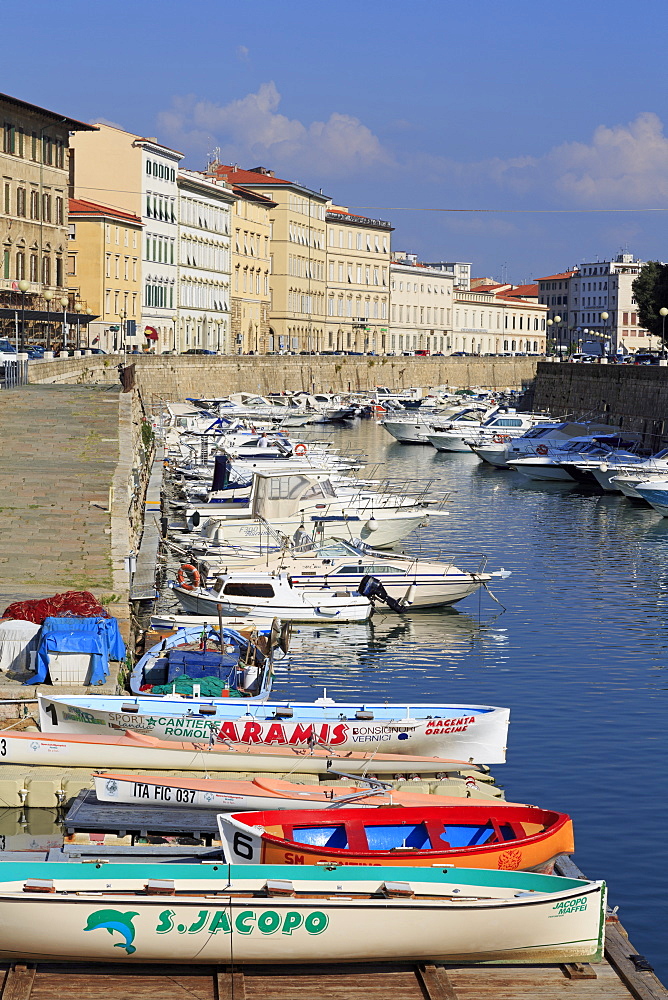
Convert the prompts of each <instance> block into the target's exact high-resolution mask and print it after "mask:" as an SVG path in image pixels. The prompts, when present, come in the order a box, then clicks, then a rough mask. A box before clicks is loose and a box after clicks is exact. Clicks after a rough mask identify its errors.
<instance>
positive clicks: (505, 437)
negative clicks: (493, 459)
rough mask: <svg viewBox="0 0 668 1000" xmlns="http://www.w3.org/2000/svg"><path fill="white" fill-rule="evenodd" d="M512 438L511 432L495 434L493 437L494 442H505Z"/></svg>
mask: <svg viewBox="0 0 668 1000" xmlns="http://www.w3.org/2000/svg"><path fill="white" fill-rule="evenodd" d="M511 440H512V438H511V437H510V434H495V435H494V437H493V438H492V441H493V443H494V444H505V443H506V441H511Z"/></svg>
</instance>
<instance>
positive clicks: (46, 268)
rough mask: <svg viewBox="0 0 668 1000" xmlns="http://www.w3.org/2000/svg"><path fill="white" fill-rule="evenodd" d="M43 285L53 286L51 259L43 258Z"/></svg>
mask: <svg viewBox="0 0 668 1000" xmlns="http://www.w3.org/2000/svg"><path fill="white" fill-rule="evenodd" d="M42 284H43V285H50V284H51V258H50V257H42Z"/></svg>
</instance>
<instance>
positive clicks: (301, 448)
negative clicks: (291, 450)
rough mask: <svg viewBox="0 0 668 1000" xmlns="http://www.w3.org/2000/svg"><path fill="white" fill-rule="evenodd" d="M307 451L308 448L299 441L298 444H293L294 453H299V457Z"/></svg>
mask: <svg viewBox="0 0 668 1000" xmlns="http://www.w3.org/2000/svg"><path fill="white" fill-rule="evenodd" d="M307 453H308V448H307V447H306V445H305V444H303V443H301V442H300V443H299V444H296V445H295V455H299V456H300V457H302V456H304V455H306V454H307Z"/></svg>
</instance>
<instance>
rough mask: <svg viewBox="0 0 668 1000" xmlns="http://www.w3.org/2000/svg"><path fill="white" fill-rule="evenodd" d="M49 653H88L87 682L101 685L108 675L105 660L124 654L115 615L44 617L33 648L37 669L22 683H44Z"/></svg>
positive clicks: (121, 656)
mask: <svg viewBox="0 0 668 1000" xmlns="http://www.w3.org/2000/svg"><path fill="white" fill-rule="evenodd" d="M50 653H84V654H85V653H88V654H89V655H90V657H91V676H90V681H89V683H90V684H103V683H104V681H105V679H106V677H107V676H108V674H109V660H110V659H112V660H122V659H123V657H124V656H125V643H124V642H123V639H122V637H121V635H120V632H119V631H118V622H117V621H116V619H115V618H47V619H45V621H44V624H43V626H42V632H41V636H40V643H39V647H38V650H37V656H36V666H37V672H36V674H35V675H34V677H31V678H30V680H28V681H26V682H25V683H26V684H43V683H44V681H45V680H46V675H47V671H48V669H49V654H50Z"/></svg>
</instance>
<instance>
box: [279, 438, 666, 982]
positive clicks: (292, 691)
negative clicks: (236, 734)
mask: <svg viewBox="0 0 668 1000" xmlns="http://www.w3.org/2000/svg"><path fill="white" fill-rule="evenodd" d="M323 436H324V435H323ZM327 436H328V437H329V438H330V439H331V440H332V441H333V443H334V445H336V446H339V447H342V448H346V447H348V446H351V445H352V446H353V447H359V448H360V449H362V450H363V451H364V452H365V453H366V454H368V455H369V457H370V459H371V463H372V464H373V463H374V462H381V463H383V464H382V465H381V467H380V469H379V473H378V477H379V478H380V476H381V475H382V474H385V475H387V476H392V477H397V478H403V479H405V480H408V481H409V482H415V481H417V480H424V479H433V480H434V488H435V489H440V490H445V489H448V490H451V491H452V493H451V496H450V499H449V502H448V503H447V506H446V509H447V510H448V511H449V513H450V516H449V517H447V518H439V519H433V521H432V523H431V524H430V525H429V526H428V527H427V528H424V529H422V530H421V532H420V534H419V535H414V536H411V538H410V539H409V540H407V541H406V542H404V543H403V548H405V549H406V550H407V551H413V552H418V551H420V550H421V551H422V552H423V553H425V554H428V553H433V552H436V551H440V552H441V554H442V556H443V557H448V556H450V555H451V554H452V553H453V552H455V551H457V550H459V551H462V552H467V553H469V555H467V556H462V557H461V558H460V559H458V560H457V563H458V564H461V565H464V566H467V565H468V566H469V567H470V568H477V566H478V558H477V556H476V554H475V553H477V552H482V553H485V554H486V555H487V556H488V559H489V563H488V566H489V568H490V569H499V568H500V567H504V568H505V569H507V570H510V571H511V573H512V575H511V576H510V577H509V578H508V579H506V580H504V581H500V580H496V581H492V584H491V590H492V592H493V593H494V595H495V596H496V597H497V599H498V600H499V601H500V602H502V604H503V605H504V606H505V609H506V610H505V611H504V610H502V608H501V607H500V606H499V605H498V604H496V603H495V602H494V600H492V598H491V597H490V596H489V595H488V594H487V593H485V592H484V591H483V592H482V594H481V596H480V597H479V596H478V595H473V596H472V597H469V598H467V600H465V601H463V602H461V603H460V604H458V605H457V610H456V611H455V610H440V611H432V612H422V613H419V612H413V613H411V614H408V615H406V616H401V617H399V616H396V615H378V614H377V615H375V616H374V619H373V621H372V623H371V625H370V626H368V627H367V626H364V625H349V626H340V627H339V628H337V627H334V626H329V627H327V628H322V629H318V630H313V629H310V630H309V629H308V628H303V629H302V630H301V631H300V632H299V633H298V634H297V635H296V636H295V638H294V639H293V645H292V651H291V656H290V666H289V668H288V667H287V666H286V667H283V668H282V669H281V670H279V672H278V674H277V677H276V684H275V692H276V695H277V697H280V698H283V697H290V698H292V699H294V700H297V699H300V700H301V699H304V700H306V699H309V700H310V699H311V698H313V697H318V696H319V695H320V694H322V689H323V687H326V688H327V693H328V695H330V696H331V697H334V698H337V699H340V700H343V699H347V698H352V699H360V698H361V699H367V700H369V701H371V700H388V701H397V702H410V701H414V702H428V701H430V700H433V701H435V702H438V701H443V700H445V699H447V700H450V701H454V702H462V703H466V702H467V701H473V702H478V703H482V704H490V705H504V706H508V707H509V708H510V710H511V723H510V734H509V746H508V762H507V763H506V764H505V765H497V766H496V767H495V768H494V774H495V776H496V778H497V782H498V783H499V784H501V785H502V786H503V787H504V789H505V794H506V798H507V799H509V800H514V801H520V802H523V801H525V802H533V803H537V804H540V805H543V806H545V807H547V808H552V809H557V810H562V811H565V812H568V813H570V814H571V815H572V817H573V819H574V824H575V838H576V854H575V861H576V862H577V864H578V865H579V866H580V868H581V869H582V870H583V871H584V872H585V873H586V874H587V875H588V876H589V877H590V878H605V879H606V880H607V882H608V885H609V899H610V902H611V905H613V906H619V915H620V918H621V920H622V922H623V924H624V925H625V927H626V928H627V930H628V931H629V934H630V937H631V941H632V942H633V944H634V945H635V946H636V948H637V949H638V950H639V951H640V952H641V953H643V954H645V955H646V956H647V957H648V958H649V959H650V961H651V962H652V964H653V965H654V967H655V968H656V970H657V972H658V973H659V975H660V976H661V978H662V979H663V980H664V981H668V953H667V951H666V947H665V945H666V915H667V901H668V893H667V891H666V890H667V886H666V882H667V879H666V863H665V845H666V834H667V832H668V805H667V800H668V796H667V795H666V792H667V790H668V776H667V773H666V766H667V763H668V762H667V760H666V756H667V755H666V724H665V718H666V712H667V709H668V696H667V693H666V689H667V681H668V677H667V676H666V657H667V649H668V593H667V590H666V577H667V575H668V519H664V518H661V517H660V516H659V515H658V514H656V513H655V512H654V511H652V510H651V509H650V508H649V507H646V506H643V505H640V504H639V503H638V504H637V503H635V502H634V501H630V500H627V499H625V498H624V497H623V496H622V495H621V494H601V493H600V492H598V491H595V490H594V489H591V490H589V489H586V488H582V487H579V486H577V485H576V484H575V483H574V484H573V485H572V486H569V485H567V484H564V485H560V484H540V483H531V482H529V481H527V480H523V479H522V478H521V477H520V476H519V474H517V473H515V472H510V471H504V470H496V469H493V468H492V467H491V466H488V465H485V464H483V463H482V462H481V461H479V459H478V458H477V457H476V456H475V455H473V454H470V455H468V454H445V453H437V452H436V451H435V450H434V449H433V448H431V447H430V446H424V445H400V444H397V443H396V442H394V441H393V439H392V438H390V436H389V435H388V434H387V432H386V431H385V430H384V429H383V428H382V427H379V426H377V425H376V424H375V422H374V421H364V422H361V423H359V424H356V425H354V427H352V428H350V429H341V430H338V431H334V432H329V433H328V435H327Z"/></svg>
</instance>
